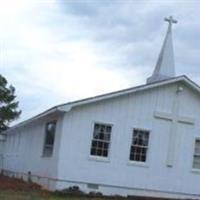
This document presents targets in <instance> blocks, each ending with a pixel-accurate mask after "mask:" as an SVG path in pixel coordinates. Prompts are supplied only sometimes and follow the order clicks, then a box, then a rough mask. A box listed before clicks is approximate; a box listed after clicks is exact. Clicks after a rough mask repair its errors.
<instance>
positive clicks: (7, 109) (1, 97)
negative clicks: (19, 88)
mask: <svg viewBox="0 0 200 200" xmlns="http://www.w3.org/2000/svg"><path fill="white" fill-rule="evenodd" d="M15 98H16V96H15V88H14V87H13V86H12V85H10V86H8V82H7V80H6V79H5V78H4V77H3V76H2V75H1V74H0V133H1V132H2V131H5V130H6V129H7V128H8V127H9V124H10V122H12V121H13V120H15V119H17V118H18V117H19V116H20V114H21V111H20V110H18V104H19V102H18V101H16V100H15Z"/></svg>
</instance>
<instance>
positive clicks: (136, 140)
mask: <svg viewBox="0 0 200 200" xmlns="http://www.w3.org/2000/svg"><path fill="white" fill-rule="evenodd" d="M148 141H149V132H148V131H143V130H138V129H134V130H133V139H132V145H131V148H130V157H129V159H130V160H133V161H140V162H145V161H146V154H147V148H148Z"/></svg>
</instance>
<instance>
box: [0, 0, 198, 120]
mask: <svg viewBox="0 0 200 200" xmlns="http://www.w3.org/2000/svg"><path fill="white" fill-rule="evenodd" d="M91 2H94V3H91ZM186 4H187V8H186V7H185V6H184V5H186ZM188 5H189V6H188ZM194 5H195V6H194ZM199 5H200V4H198V3H196V2H195V3H194V2H191V3H190V4H189V3H182V4H180V3H176V4H175V1H174V2H173V1H170V2H169V1H162V3H161V2H160V3H159V2H158V1H140V2H138V1H136V2H133V1H106V0H104V1H98V0H93V1H84V6H83V1H76V2H75V3H74V1H53V0H48V1H39V0H38V1H33V0H16V1H15V0H10V1H0V46H1V49H0V50H1V55H0V64H1V65H0V69H1V72H2V73H3V75H5V76H6V78H8V80H9V82H10V83H12V84H13V85H14V86H15V87H16V89H17V95H18V99H19V101H20V106H21V109H22V111H23V115H22V118H21V120H22V119H25V118H27V117H30V116H31V115H33V114H37V113H38V112H40V111H42V110H44V109H46V108H48V107H50V106H53V105H56V104H59V103H63V102H67V101H69V100H75V99H78V98H83V97H88V96H93V95H97V94H100V93H104V92H110V91H114V90H118V89H122V88H125V87H130V86H134V85H136V84H141V83H144V82H145V79H146V77H147V76H149V75H150V73H151V72H152V70H153V67H154V64H155V61H156V58H157V55H158V52H159V50H160V47H161V42H162V40H163V37H164V33H165V26H166V25H164V23H162V18H163V17H165V16H168V15H170V14H174V15H175V17H178V19H179V18H182V19H180V21H181V22H180V27H179V29H178V28H177V27H178V26H179V24H178V25H177V27H175V31H176V34H177V35H175V37H176V38H175V39H176V40H175V45H176V46H175V47H176V48H175V53H176V55H177V56H176V58H178V59H179V60H180V61H176V63H177V66H178V67H177V68H178V74H179V73H180V72H183V71H184V69H185V68H186V65H185V63H186V60H187V64H188V65H189V64H191V63H192V64H193V70H191V71H195V74H196V72H197V71H198V72H200V71H199V70H196V69H197V66H198V65H199V59H198V54H197V53H196V49H197V47H195V45H196V46H197V42H198V41H195V37H197V34H193V35H192V34H189V33H188V32H187V31H188V29H189V31H190V33H191V32H192V33H195V32H198V31H199V28H198V27H200V26H198V24H199V22H198V16H199V14H198V11H196V7H198V6H199ZM187 16H190V17H191V19H192V20H191V21H190V20H189V19H188V17H187ZM195 16H196V18H195ZM184 20H186V22H185V23H186V24H185V25H184V23H183V22H182V21H184ZM186 27H189V28H188V29H186ZM180 29H182V30H184V34H183V33H182V31H181V30H180ZM186 33H188V34H186ZM185 38H187V40H186V39H185ZM186 41H187V42H186ZM188 44H190V45H188ZM187 47H189V49H187ZM186 50H187V51H186ZM188 52H191V53H190V54H191V58H192V59H190V58H189V57H188V58H185V56H184V55H185V54H189V53H188ZM192 52H195V54H194V53H192ZM180 65H181V66H182V68H181V70H180ZM185 71H187V70H185ZM193 75H194V74H193ZM195 80H199V79H198V77H196V78H195Z"/></svg>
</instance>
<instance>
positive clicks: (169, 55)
mask: <svg viewBox="0 0 200 200" xmlns="http://www.w3.org/2000/svg"><path fill="white" fill-rule="evenodd" d="M164 20H165V21H167V22H168V23H169V25H168V29H167V34H166V36H165V39H164V42H163V45H162V48H161V51H160V54H159V57H158V60H157V63H156V66H155V69H154V71H153V74H152V75H151V76H150V77H149V78H148V79H147V83H153V82H157V81H162V80H165V79H168V78H170V77H174V76H175V65H174V51H173V44H172V31H171V30H172V24H173V23H174V24H176V23H177V21H176V20H175V19H173V17H172V16H170V17H169V18H165V19H164Z"/></svg>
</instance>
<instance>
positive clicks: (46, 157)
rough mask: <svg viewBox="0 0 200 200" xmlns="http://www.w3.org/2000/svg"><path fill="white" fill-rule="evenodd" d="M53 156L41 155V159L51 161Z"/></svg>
mask: <svg viewBox="0 0 200 200" xmlns="http://www.w3.org/2000/svg"><path fill="white" fill-rule="evenodd" d="M52 157H53V156H44V155H41V158H44V159H51V158H52Z"/></svg>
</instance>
